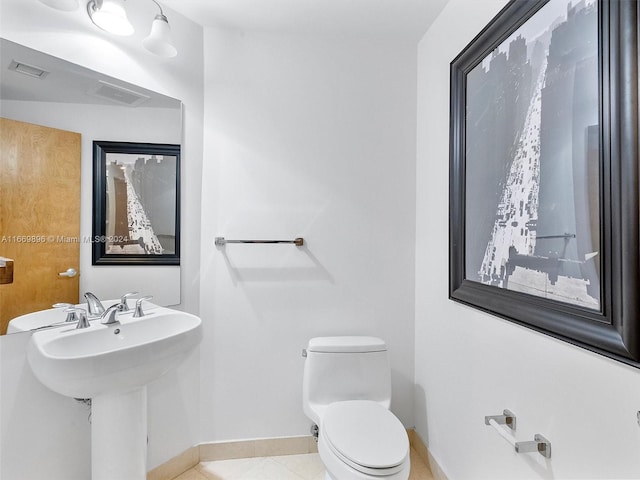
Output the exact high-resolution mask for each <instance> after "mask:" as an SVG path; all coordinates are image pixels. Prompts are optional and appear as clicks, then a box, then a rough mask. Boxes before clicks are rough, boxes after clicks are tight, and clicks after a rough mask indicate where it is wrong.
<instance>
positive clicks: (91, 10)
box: [87, 0, 133, 36]
mask: <svg viewBox="0 0 640 480" xmlns="http://www.w3.org/2000/svg"><path fill="white" fill-rule="evenodd" d="M87 13H88V14H89V17H90V18H91V21H92V22H93V23H94V24H95V25H96V26H98V27H100V28H101V29H102V30H104V31H105V32H109V33H113V34H114V35H121V36H128V35H132V34H133V26H132V25H131V23H129V19H128V18H127V12H126V11H125V9H124V0H91V1H90V2H89V3H88V4H87Z"/></svg>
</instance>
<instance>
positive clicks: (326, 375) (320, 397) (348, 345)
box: [303, 337, 410, 480]
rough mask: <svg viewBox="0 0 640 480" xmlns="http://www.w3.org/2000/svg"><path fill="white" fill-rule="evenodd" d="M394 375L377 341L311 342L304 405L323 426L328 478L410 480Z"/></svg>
mask: <svg viewBox="0 0 640 480" xmlns="http://www.w3.org/2000/svg"><path fill="white" fill-rule="evenodd" d="M390 403H391V371H390V366H389V361H388V356H387V349H386V345H385V343H384V342H383V341H382V340H380V339H379V338H375V337H319V338H313V339H311V340H310V341H309V344H308V347H307V360H306V363H305V370H304V379H303V407H304V411H305V413H306V414H307V416H308V417H309V418H310V419H311V420H313V421H314V422H315V423H316V425H318V427H319V434H318V453H319V454H320V459H321V460H322V463H323V464H324V466H325V469H326V472H327V475H326V478H327V480H407V479H408V478H409V471H410V455H409V448H410V447H409V439H408V436H407V432H406V430H405V428H404V426H403V425H402V423H401V422H400V420H398V418H396V417H395V415H393V413H391V411H389V405H390Z"/></svg>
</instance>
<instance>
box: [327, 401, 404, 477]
mask: <svg viewBox="0 0 640 480" xmlns="http://www.w3.org/2000/svg"><path fill="white" fill-rule="evenodd" d="M318 453H319V454H320V459H321V460H322V462H323V463H324V465H325V468H326V470H327V473H328V478H329V479H331V480H369V479H385V480H406V479H407V478H409V470H410V462H409V440H408V438H407V432H406V430H405V428H404V427H403V425H402V423H401V422H400V421H399V420H398V419H397V418H396V417H395V416H394V415H393V414H392V413H391V412H390V411H389V410H387V409H386V408H384V407H382V406H381V405H380V404H378V403H377V402H372V401H369V400H352V401H343V402H336V403H332V404H331V405H329V407H328V408H327V410H326V411H325V413H324V416H323V418H322V424H321V425H320V435H319V438H318Z"/></svg>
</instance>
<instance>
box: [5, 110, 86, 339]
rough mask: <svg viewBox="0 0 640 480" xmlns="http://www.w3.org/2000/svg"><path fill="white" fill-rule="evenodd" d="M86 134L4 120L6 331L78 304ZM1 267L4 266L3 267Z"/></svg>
mask: <svg viewBox="0 0 640 480" xmlns="http://www.w3.org/2000/svg"><path fill="white" fill-rule="evenodd" d="M80 241H81V239H80V134H79V133H74V132H67V131H65V130H57V129H55V128H48V127H42V126H39V125H33V124H30V123H24V122H18V121H15V120H8V119H6V118H0V257H5V258H11V259H13V260H14V263H13V282H12V283H5V284H0V334H4V333H6V330H7V325H8V323H9V321H10V320H11V319H12V318H15V317H17V316H19V315H22V314H24V313H29V312H33V311H37V310H43V309H46V308H51V305H52V304H54V303H57V302H68V303H78V302H79V292H78V289H79V279H78V276H79V273H78V274H77V275H76V276H73V277H69V276H60V275H59V273H60V272H65V271H66V270H67V269H69V268H73V269H75V270H76V271H78V272H79V266H80ZM0 269H1V267H0Z"/></svg>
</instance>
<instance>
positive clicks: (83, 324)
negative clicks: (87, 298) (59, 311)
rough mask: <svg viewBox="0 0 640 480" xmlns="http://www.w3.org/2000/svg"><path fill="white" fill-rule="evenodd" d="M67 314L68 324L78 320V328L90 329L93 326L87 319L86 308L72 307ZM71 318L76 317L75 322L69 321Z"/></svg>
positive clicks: (67, 310)
mask: <svg viewBox="0 0 640 480" xmlns="http://www.w3.org/2000/svg"><path fill="white" fill-rule="evenodd" d="M65 312H67V313H68V315H67V320H66V321H67V322H73V321H75V320H76V319H77V320H78V324H77V325H76V328H89V327H90V326H91V324H90V323H89V320H88V319H87V311H86V310H85V309H84V308H78V307H70V308H67V309H66V310H65ZM76 314H77V316H76ZM70 317H75V318H74V319H73V320H69V318H70Z"/></svg>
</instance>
